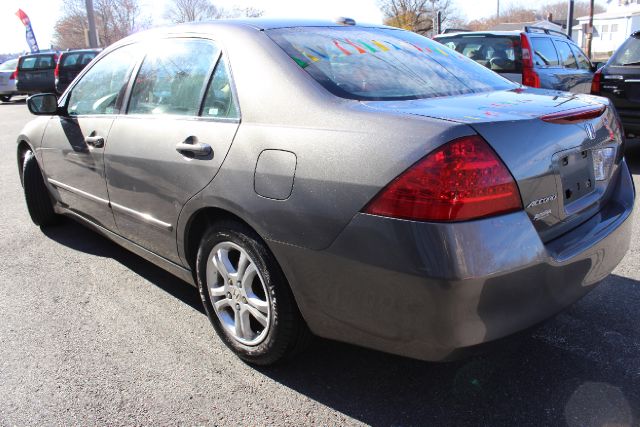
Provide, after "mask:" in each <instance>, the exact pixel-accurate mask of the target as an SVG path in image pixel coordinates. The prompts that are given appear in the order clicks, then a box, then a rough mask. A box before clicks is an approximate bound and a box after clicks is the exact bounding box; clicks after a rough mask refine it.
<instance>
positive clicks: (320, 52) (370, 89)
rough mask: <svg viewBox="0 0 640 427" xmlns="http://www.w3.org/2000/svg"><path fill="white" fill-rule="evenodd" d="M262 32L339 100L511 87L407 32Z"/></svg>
mask: <svg viewBox="0 0 640 427" xmlns="http://www.w3.org/2000/svg"><path fill="white" fill-rule="evenodd" d="M266 33H267V35H269V36H270V37H271V39H272V40H274V41H275V43H276V44H277V45H278V46H280V47H281V48H282V49H283V50H284V51H285V52H286V53H287V54H288V55H289V56H290V57H291V59H292V60H293V61H295V63H297V64H298V66H300V67H301V68H303V69H304V70H305V71H306V72H307V73H309V75H311V77H313V78H314V79H315V80H316V81H317V82H318V83H320V84H321V85H322V86H324V87H325V88H326V89H327V90H329V91H330V92H331V93H333V94H334V95H337V96H340V97H342V98H348V99H357V100H402V99H419V98H432V97H439V96H450V95H461V94H467V93H479V92H488V91H494V90H500V89H510V88H514V87H516V85H515V84H514V83H512V82H509V81H508V80H506V79H504V78H502V77H500V76H499V75H498V74H495V73H493V72H491V71H490V70H488V69H487V68H486V67H483V66H481V65H479V64H477V63H476V62H475V61H473V60H471V59H469V58H467V57H465V56H464V55H462V54H461V53H459V52H456V51H454V50H451V49H449V48H447V47H446V46H444V45H442V44H440V43H438V42H435V41H432V40H429V39H427V38H426V37H423V36H420V35H418V34H415V33H411V32H408V31H403V30H394V29H387V28H358V27H327V28H323V27H305V28H280V29H273V30H268V31H266Z"/></svg>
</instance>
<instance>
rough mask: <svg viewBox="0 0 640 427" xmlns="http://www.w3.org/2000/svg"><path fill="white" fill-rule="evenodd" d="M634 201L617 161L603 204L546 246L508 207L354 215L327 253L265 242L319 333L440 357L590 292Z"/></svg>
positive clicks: (617, 249) (608, 267) (612, 255)
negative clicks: (494, 213)
mask: <svg viewBox="0 0 640 427" xmlns="http://www.w3.org/2000/svg"><path fill="white" fill-rule="evenodd" d="M634 198H635V191H634V188H633V182H632V181H631V176H630V175H629V172H628V168H627V166H626V164H625V163H623V165H622V167H621V168H620V169H619V174H618V176H617V183H616V187H615V190H614V194H613V196H612V198H611V200H610V202H609V203H608V204H607V205H606V206H604V207H603V209H602V210H601V211H600V212H599V213H598V214H596V215H595V216H594V217H592V218H591V219H590V220H588V221H587V222H585V223H583V224H582V225H580V226H578V227H577V228H575V229H574V230H572V231H571V232H569V233H567V234H565V235H563V236H561V237H559V238H557V239H555V240H553V241H551V242H549V243H547V244H544V243H543V242H542V241H541V240H540V238H539V236H538V234H537V233H536V231H535V229H534V228H533V225H532V223H531V221H530V219H529V218H528V217H527V215H526V214H525V213H524V212H516V213H513V214H509V215H505V216H501V217H495V218H488V219H484V220H479V221H470V222H465V223H456V224H433V223H420V222H412V221H401V220H394V219H389V218H381V217H375V216H370V215H364V214H358V215H356V216H355V217H354V218H353V220H352V221H351V223H350V224H349V225H348V226H347V227H346V228H345V230H344V231H343V232H342V233H341V235H340V236H339V237H338V238H337V239H336V241H335V242H334V243H333V244H332V245H331V246H330V247H329V249H327V250H325V251H313V250H306V249H301V248H298V247H292V246H287V245H283V244H278V243H274V242H270V246H271V247H272V249H273V251H274V253H275V255H276V257H277V258H278V260H279V261H280V263H281V265H282V267H283V270H284V271H285V274H286V275H287V277H288V279H289V281H290V283H291V285H292V289H293V291H294V294H295V296H296V300H297V302H298V304H299V306H300V309H301V312H302V314H303V316H304V318H305V320H306V321H307V323H308V324H309V326H310V328H311V329H312V331H314V332H315V333H316V334H318V335H320V336H323V337H326V338H331V339H337V340H341V341H346V342H350V343H353V344H357V345H361V346H364V347H369V348H374V349H378V350H382V351H386V352H389V353H395V354H400V355H404V356H409V357H414V358H418V359H424V360H444V359H447V358H450V357H452V356H453V355H455V353H456V352H457V351H458V350H460V349H463V348H466V347H471V346H474V345H477V344H480V343H483V342H487V341H493V340H496V339H499V338H501V337H504V336H506V335H509V334H512V333H515V332H517V331H520V330H522V329H525V328H527V327H530V326H532V325H534V324H536V323H539V322H540V321H542V320H545V319H547V318H548V317H550V316H552V315H554V314H555V313H557V312H559V311H561V310H562V309H564V308H565V307H567V306H569V305H571V304H572V303H573V302H575V301H576V300H578V299H579V298H581V297H582V296H584V295H585V294H586V293H588V292H589V291H590V290H591V289H593V288H594V287H595V285H596V284H597V283H598V282H599V281H600V280H602V279H603V278H605V277H606V276H607V275H608V274H609V273H610V272H611V271H612V270H613V269H614V268H615V267H616V266H617V265H618V263H619V262H620V261H621V260H622V258H623V256H624V255H625V253H626V251H627V249H628V246H629V241H630V236H631V220H630V215H631V213H632V210H633V202H634Z"/></svg>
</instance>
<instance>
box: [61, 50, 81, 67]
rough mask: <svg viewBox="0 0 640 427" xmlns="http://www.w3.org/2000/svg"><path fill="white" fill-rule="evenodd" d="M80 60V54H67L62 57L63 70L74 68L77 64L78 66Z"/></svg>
mask: <svg viewBox="0 0 640 427" xmlns="http://www.w3.org/2000/svg"><path fill="white" fill-rule="evenodd" d="M79 59H80V54H79V53H69V54H66V55H64V56H63V57H62V64H61V66H62V67H63V68H67V67H73V66H75V65H76V64H78V60H79Z"/></svg>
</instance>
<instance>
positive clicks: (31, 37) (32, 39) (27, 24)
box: [16, 9, 40, 53]
mask: <svg viewBox="0 0 640 427" xmlns="http://www.w3.org/2000/svg"><path fill="white" fill-rule="evenodd" d="M16 16H17V17H18V18H20V20H21V21H22V24H23V25H24V28H25V30H26V36H27V44H28V45H29V49H31V53H38V52H40V48H38V42H37V41H36V35H35V34H34V33H33V28H31V20H30V19H29V17H28V16H27V14H26V13H24V11H23V10H22V9H18V11H17V12H16Z"/></svg>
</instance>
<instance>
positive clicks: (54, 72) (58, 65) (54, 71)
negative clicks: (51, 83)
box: [53, 62, 60, 79]
mask: <svg viewBox="0 0 640 427" xmlns="http://www.w3.org/2000/svg"><path fill="white" fill-rule="evenodd" d="M59 74H60V62H58V63H57V64H56V69H55V70H53V77H55V78H56V79H57V78H58V75H59Z"/></svg>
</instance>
